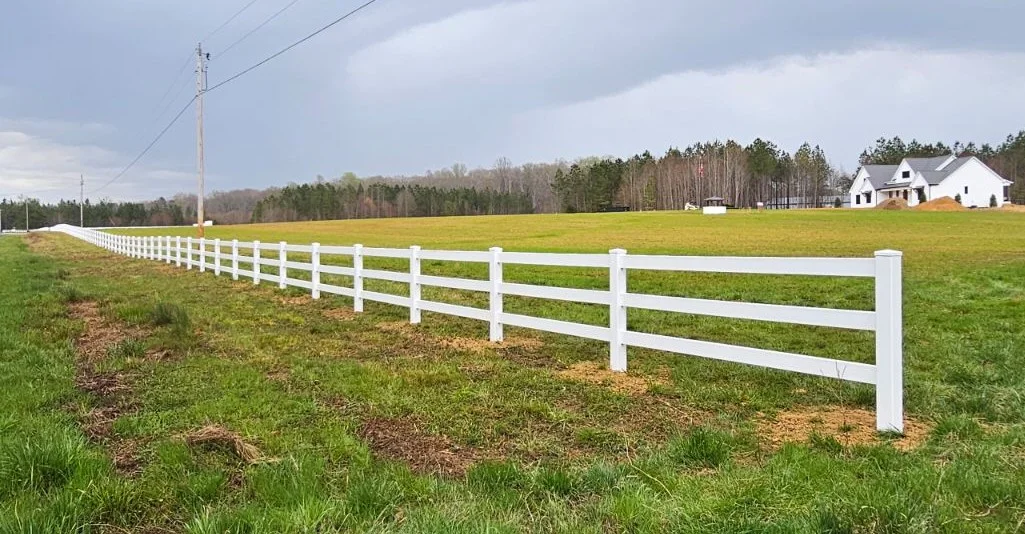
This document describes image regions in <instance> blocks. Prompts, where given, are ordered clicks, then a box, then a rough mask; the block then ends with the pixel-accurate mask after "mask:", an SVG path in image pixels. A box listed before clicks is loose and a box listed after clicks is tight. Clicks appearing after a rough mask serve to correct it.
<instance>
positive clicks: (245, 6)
mask: <svg viewBox="0 0 1025 534" xmlns="http://www.w3.org/2000/svg"><path fill="white" fill-rule="evenodd" d="M256 2H257V0H250V2H249V3H248V4H246V5H244V6H242V9H240V10H238V11H236V12H235V14H234V15H232V16H231V17H228V20H226V21H224V22H223V23H222V24H221V25H220V26H218V27H217V29H216V30H214V31H212V32H210V33H209V34H207V36H206V37H204V38H203V39H201V41H209V40H210V38H211V37H213V36H214V35H217V32H219V31H221V30H223V29H224V28H225V27H226V26H227V25H228V24H231V21H233V20H235V19H237V18H238V16H239V15H241V14H242V13H244V12H245V10H247V9H249V6H251V5H253V4H255V3H256Z"/></svg>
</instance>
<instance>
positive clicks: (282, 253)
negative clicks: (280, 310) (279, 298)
mask: <svg viewBox="0 0 1025 534" xmlns="http://www.w3.org/2000/svg"><path fill="white" fill-rule="evenodd" d="M286 246H288V243H285V242H284V241H282V242H281V243H278V263H279V265H278V288H279V289H285V288H286V287H288V285H287V284H285V278H288V268H287V267H285V262H286V261H288V251H287V250H285V247H286Z"/></svg>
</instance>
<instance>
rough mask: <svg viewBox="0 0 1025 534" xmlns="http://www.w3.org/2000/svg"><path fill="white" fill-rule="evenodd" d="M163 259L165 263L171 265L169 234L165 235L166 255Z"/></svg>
mask: <svg viewBox="0 0 1025 534" xmlns="http://www.w3.org/2000/svg"><path fill="white" fill-rule="evenodd" d="M165 260H166V262H165V263H167V264H168V265H171V236H167V257H166V258H165Z"/></svg>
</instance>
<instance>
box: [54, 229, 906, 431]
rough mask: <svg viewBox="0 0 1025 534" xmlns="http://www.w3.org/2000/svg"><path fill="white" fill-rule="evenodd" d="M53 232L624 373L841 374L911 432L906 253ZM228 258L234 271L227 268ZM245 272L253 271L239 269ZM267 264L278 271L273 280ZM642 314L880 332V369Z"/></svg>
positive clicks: (881, 420)
mask: <svg viewBox="0 0 1025 534" xmlns="http://www.w3.org/2000/svg"><path fill="white" fill-rule="evenodd" d="M52 230H54V231H59V232H63V233H66V234H70V235H72V236H75V237H77V238H79V239H82V240H85V241H87V242H89V243H92V244H94V245H97V246H100V247H103V248H105V249H107V250H110V251H113V252H115V253H118V254H123V255H127V256H130V257H134V258H145V259H150V260H156V261H163V262H166V263H168V264H171V263H173V264H174V265H176V266H179V267H181V266H185V268H187V269H190V270H191V269H198V270H199V271H200V272H205V271H208V270H213V272H214V274H215V275H217V276H220V275H222V274H228V275H230V276H231V277H232V279H234V280H238V279H240V278H245V279H251V280H252V281H253V283H254V284H259V283H260V282H270V283H275V284H277V285H278V287H280V288H285V287H288V286H293V287H300V288H303V289H306V290H308V291H310V293H311V295H312V297H313V298H314V299H317V298H320V296H321V294H323V293H329V294H335V295H343V296H346V297H350V298H352V299H353V309H354V310H355V311H357V312H362V311H363V302H364V301H367V300H369V301H375V302H383V303H385V304H392V305H395V306H401V307H404V308H408V309H409V320H410V322H411V323H414V324H416V323H419V322H420V318H421V312H422V311H429V312H434V313H442V314H447V315H455V316H459V317H466V318H470V319H477V320H480V321H485V322H487V323H489V325H490V328H489V330H490V339H491V341H493V342H500V341H502V339H503V327H504V326H505V325H509V326H516V327H522V328H531V329H536V330H542V331H545V332H554V333H558V334H565V335H570V336H577V337H582V338H587V339H594V340H598V341H602V342H606V343H608V344H609V366H610V368H611V369H612V370H613V371H626V366H627V347H629V346H632V347H644V348H648V349H655V350H661V351H668V352H673V353H678V354H686V355H691V356H700V357H704V358H711V359H716V360H723V361H728V362H737V363H744V364H748V365H755V366H761V367H768V368H772V369H779V370H784V371H792V372H797V373H805V374H809V375H815V376H823V377H830V378H837V379H840V380H848V381H853V382H860V383H865V384H873V385H875V389H876V428H877V429H878V430H880V431H897V432H902V431H903V429H904V407H903V405H904V392H903V380H904V379H903V347H902V336H903V334H902V321H903V319H902V303H901V299H902V287H901V285H902V274H901V270H902V265H901V263H902V255H901V253H900V252H899V251H894V250H880V251H877V252H876V253H875V257H874V258H767V257H711V256H652V255H636V254H627V253H626V251H625V250H621V249H614V250H610V251H609V253H608V254H576V253H533V252H505V251H503V250H502V249H501V248H497V247H496V248H492V249H490V250H488V251H486V252H485V251H465V250H425V249H421V248H420V247H418V246H412V247H409V248H408V249H395V248H376V247H364V246H362V245H351V246H328V245H321V244H319V243H313V244H311V245H294V244H288V243H286V242H284V241H282V242H280V243H261V242H260V241H253V242H242V241H238V240H231V241H222V240H220V239H202V238H200V239H193V238H191V237H189V238H182V237H171V236H122V235H115V234H110V233H106V232H100V231H96V230H91V229H82V228H78V227H76V226H69V225H58V226H55V227H53V228H52ZM290 252H292V253H301V254H303V255H304V256H309V258H310V261H309V262H299V261H291V260H289V256H288V254H289V253H290ZM325 255H328V256H347V257H349V258H351V262H352V267H342V266H338V265H331V264H325V263H322V261H321V259H322V257H323V256H325ZM368 257H371V258H398V259H403V260H406V261H408V265H409V270H408V271H407V272H396V271H387V270H378V269H368V268H364V267H363V259H364V258H368ZM423 260H430V261H453V262H472V263H482V264H486V265H488V272H489V277H488V278H489V279H488V280H472V279H465V278H453V277H447V276H430V275H425V274H422V273H421V270H420V263H421V261H423ZM226 261H229V262H230V264H229V265H228V266H225V265H223V264H224V262H226ZM506 264H519V265H542V266H561V267H590V268H601V269H608V272H609V288H608V290H594V289H575V288H562V287H551V286H539V285H530V284H518V283H510V282H505V281H503V278H502V266H503V265H506ZM243 267H248V268H243ZM260 267H277V273H276V274H272V273H266V272H263V269H261V268H260ZM630 270H653V271H691V272H712V273H742V274H763V275H804V276H838V277H864V278H873V279H874V280H875V310H874V311H863V310H846V309H832V308H814V307H805V306H792V305H776V304H759V303H749V302H733V301H720V300H707V299H695V298H684V297H669V296H660V295H648V294H642V293H631V292H629V290H628V289H627V273H628V271H630ZM290 271H304V272H307V273H309V275H310V280H309V281H307V280H300V279H297V278H292V277H289V272H290ZM322 274H327V275H336V276H345V277H349V278H351V280H352V285H351V287H345V286H339V285H333V284H328V283H323V282H321V275H322ZM368 279H372V280H388V281H391V282H398V283H402V284H408V285H409V296H401V295H392V294H388V293H383V292H377V291H369V290H366V289H364V287H363V282H364V280H368ZM423 286H433V287H442V288H450V289H457V290H467V291H477V292H482V293H486V294H488V297H489V298H488V308H487V309H483V308H474V307H470V306H463V305H457V304H449V303H444V302H435V301H430V300H424V299H423V298H422V297H421V288H422V287H423ZM504 295H516V296H522V297H534V298H542V299H554V300H561V301H569V302H578V303H587V304H599V305H604V306H608V307H609V325H608V326H607V327H606V326H595V325H588V324H581V323H574V322H568V321H560V320H555V319H544V318H540V317H531V316H528V315H520V314H514V313H507V312H504V311H503V309H502V301H503V296H504ZM629 308H642V309H647V310H657V311H666V312H677V313H686V314H698V315H710V316H717V317H727V318H736V319H751V320H759V321H772V322H780V323H790V324H801V325H812V326H825V327H834V328H844V329H853V330H865V331H871V332H874V333H875V363H874V364H868V363H860V362H852V361H844V360H836V359H830V358H821V357H817V356H807V355H803V354H793V353H787V352H779V351H773V350H766V349H758V348H752V347H743V346H737V345H730V344H725V343H717V342H711V341H698V340H693V339H685V338H679V337H673V336H665V335H658V334H649V333H643V332H635V331H631V330H629V329H628V328H627V321H626V315H627V309H629Z"/></svg>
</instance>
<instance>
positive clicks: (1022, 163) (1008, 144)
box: [0, 130, 1025, 228]
mask: <svg viewBox="0 0 1025 534" xmlns="http://www.w3.org/2000/svg"><path fill="white" fill-rule="evenodd" d="M951 153H954V154H957V155H974V156H977V157H979V158H980V159H981V160H982V161H984V162H985V163H986V164H988V165H989V166H991V167H992V168H993V169H994V170H996V171H997V172H998V173H1000V174H1001V175H1002V176H1004V177H1005V178H1007V179H1009V180H1012V181H1013V182H1014V185H1013V186H1012V188H1011V199H1012V201H1014V202H1015V203H1018V204H1022V203H1025V130H1023V131H1021V132H1018V133H1017V134H1016V135H1009V136H1007V139H1006V140H1005V141H1004V142H1003V143H1001V144H999V145H997V146H993V145H989V144H981V145H979V144H976V143H960V142H958V143H953V144H952V145H946V144H944V143H931V144H926V143H921V142H919V141H917V140H911V141H910V142H905V141H903V140H902V139H900V138H899V137H894V138H892V139H879V140H878V141H877V142H876V144H875V145H874V146H872V147H869V148H867V149H866V150H865V151H864V152H862V154H861V157H860V158H859V163H860V164H861V165H867V164H894V163H898V162H900V160H901V159H903V158H905V157H928V156H938V155H945V154H951ZM852 177H853V173H850V172H845V171H844V170H841V169H837V168H835V167H833V166H832V165H831V164H830V163H829V160H828V158H827V157H826V154H825V153H824V151H823V150H822V149H821V148H819V147H818V146H812V145H811V144H809V143H805V144H803V145H801V146H800V147H799V148H798V149H797V150H796V151H795V152H794V153H792V154H791V153H788V152H787V151H785V150H782V149H780V148H779V147H778V146H777V145H775V144H774V143H772V142H770V141H765V140H762V139H755V140H754V141H753V142H751V144H749V145H747V146H743V145H741V144H739V143H737V142H735V141H732V140H731V141H726V142H721V141H713V142H708V143H697V144H694V145H692V146H689V147H686V148H684V149H682V150H681V149H678V148H670V149H669V150H667V151H666V153H665V154H663V155H661V156H659V157H656V156H654V155H652V154H651V153H650V152H644V153H643V154H637V155H634V156H631V157H630V158H627V159H621V158H614V157H592V158H585V159H581V160H578V161H575V162H566V161H556V162H553V163H527V164H524V165H519V166H515V165H513V164H512V163H511V162H510V161H509V160H507V159H505V158H502V159H499V160H498V161H497V162H496V163H495V165H494V166H492V167H490V168H481V169H472V170H471V169H467V168H466V166H465V165H462V164H456V165H453V166H452V167H451V168H447V169H441V170H438V171H429V172H427V173H426V174H423V175H419V176H402V177H384V176H374V177H365V178H359V177H357V176H356V175H354V174H352V173H346V174H345V175H343V176H341V177H339V178H337V179H325V178H324V177H321V176H318V177H317V178H316V180H315V181H313V182H312V183H302V184H295V183H293V184H289V185H288V186H285V187H281V188H270V189H266V190H255V189H243V190H235V191H226V192H215V193H213V194H211V195H209V196H208V197H207V199H206V211H207V218H208V219H212V220H213V221H215V222H216V223H217V224H241V223H249V222H281V221H313V220H325V219H365V218H377V217H434V216H445V215H488V214H514V213H556V212H595V211H608V210H631V211H639V210H676V209H683V208H684V207H686V206H687V205H688V204H691V205H695V206H700V205H701V204H702V202H703V201H704V199H706V198H709V197H722V198H723V199H724V200H725V202H726V203H727V204H729V205H731V206H736V207H754V206H755V205H756V204H757V203H758V202H762V203H764V204H766V205H767V206H770V207H775V208H799V207H827V206H832V205H833V203H834V202H835V200H836V199H837V198H842V197H845V196H846V193H847V189H848V188H849V187H850V183H851V179H852ZM26 204H27V205H28V208H29V209H28V212H29V225H30V226H31V227H33V228H36V227H41V226H49V225H53V224H58V223H62V222H63V223H77V222H78V218H79V207H78V203H77V202H76V201H74V200H68V201H61V202H58V203H56V204H40V203H39V202H38V201H33V200H31V199H30V200H27V201H25V200H8V199H4V200H2V201H0V210H2V223H3V227H4V228H12V227H20V228H23V227H24V225H25V207H26ZM195 206H196V197H195V195H188V194H180V195H176V196H175V197H174V198H172V199H164V198H160V199H157V200H154V201H150V202H137V203H131V202H109V201H100V202H91V201H86V206H85V224H86V225H87V226H158V225H182V224H190V223H192V222H194V221H195V218H196V213H195Z"/></svg>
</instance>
